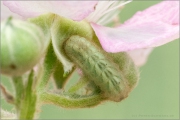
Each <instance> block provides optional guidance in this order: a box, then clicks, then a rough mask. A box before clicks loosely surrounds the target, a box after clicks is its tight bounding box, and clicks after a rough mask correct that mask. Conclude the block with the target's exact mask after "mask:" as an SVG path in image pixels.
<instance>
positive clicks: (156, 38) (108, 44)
mask: <svg viewBox="0 0 180 120" xmlns="http://www.w3.org/2000/svg"><path fill="white" fill-rule="evenodd" d="M128 2H130V1H126V2H120V1H4V5H6V6H7V7H8V8H9V9H10V10H11V11H12V12H14V13H17V14H19V15H21V16H23V17H35V16H38V15H41V14H44V13H49V12H51V13H55V14H58V15H60V16H63V17H66V18H69V19H72V20H76V21H80V20H84V19H85V20H87V21H88V22H90V24H91V26H92V28H93V29H94V31H95V33H96V35H97V37H98V38H99V41H100V43H101V45H102V47H103V49H104V50H105V51H107V52H112V53H115V52H122V51H126V52H128V51H129V54H130V56H131V57H132V58H133V59H134V61H135V63H136V64H137V65H142V64H143V63H145V61H146V58H147V56H148V54H149V53H150V51H151V48H152V47H156V46H160V45H163V44H166V43H168V42H170V41H172V40H175V39H177V38H179V1H163V2H160V3H159V4H157V5H154V6H152V7H150V8H148V9H146V10H144V11H142V12H137V13H136V14H135V15H134V16H133V17H132V18H131V19H129V20H128V21H126V22H125V23H124V24H122V25H120V26H117V27H114V28H110V27H106V26H103V25H105V24H107V23H109V22H110V21H112V20H113V19H114V18H115V16H117V15H118V14H119V12H120V10H117V8H120V7H122V6H123V5H125V4H126V3H128ZM149 48H150V49H149ZM138 57H141V60H140V59H138Z"/></svg>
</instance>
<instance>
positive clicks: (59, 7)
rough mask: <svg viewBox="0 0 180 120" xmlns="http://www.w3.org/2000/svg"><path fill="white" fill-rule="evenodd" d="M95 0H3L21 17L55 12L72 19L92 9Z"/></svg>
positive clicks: (83, 16)
mask: <svg viewBox="0 0 180 120" xmlns="http://www.w3.org/2000/svg"><path fill="white" fill-rule="evenodd" d="M96 4H97V1H4V5H6V6H7V7H8V8H9V9H10V10H11V11H12V12H14V13H17V14H19V15H21V16H23V17H35V16H38V15H41V14H45V13H55V14H58V15H60V16H63V17H67V18H70V19H73V20H77V21H79V20H82V19H84V18H85V17H87V16H88V15H89V14H90V13H91V12H93V11H94V7H95V5H96Z"/></svg>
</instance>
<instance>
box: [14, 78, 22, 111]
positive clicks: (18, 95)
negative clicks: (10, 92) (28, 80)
mask: <svg viewBox="0 0 180 120" xmlns="http://www.w3.org/2000/svg"><path fill="white" fill-rule="evenodd" d="M12 81H13V84H14V87H15V91H16V96H15V99H16V100H15V104H16V109H17V113H18V114H19V109H20V103H21V99H22V96H23V91H24V85H23V80H22V77H13V80H12Z"/></svg>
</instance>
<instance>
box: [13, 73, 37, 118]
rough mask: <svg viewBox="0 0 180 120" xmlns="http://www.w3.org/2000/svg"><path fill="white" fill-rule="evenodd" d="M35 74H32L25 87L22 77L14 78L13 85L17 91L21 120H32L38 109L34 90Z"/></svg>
mask: <svg viewBox="0 0 180 120" xmlns="http://www.w3.org/2000/svg"><path fill="white" fill-rule="evenodd" d="M33 76H34V74H33V72H31V73H30V75H29V77H28V81H27V83H26V85H23V80H22V77H14V78H13V83H14V86H15V91H16V98H15V99H16V109H17V115H18V118H19V119H20V120H32V119H33V118H34V113H35V110H36V109H35V108H36V93H35V91H34V90H33V89H32V85H33Z"/></svg>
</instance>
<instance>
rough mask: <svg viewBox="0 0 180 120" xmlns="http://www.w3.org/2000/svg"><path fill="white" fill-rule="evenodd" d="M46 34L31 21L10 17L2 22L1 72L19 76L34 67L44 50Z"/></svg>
mask: <svg viewBox="0 0 180 120" xmlns="http://www.w3.org/2000/svg"><path fill="white" fill-rule="evenodd" d="M44 39H45V38H44V34H43V32H42V31H41V29H40V28H39V27H38V26H36V25H34V24H32V23H29V22H25V21H20V20H14V19H12V18H9V19H8V20H7V21H4V22H2V23H1V57H0V66H1V73H3V74H6V75H10V76H19V75H22V74H23V73H25V72H27V71H28V70H30V69H32V68H33V67H34V65H35V64H37V62H38V61H39V60H40V58H41V57H42V55H43V52H44Z"/></svg>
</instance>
